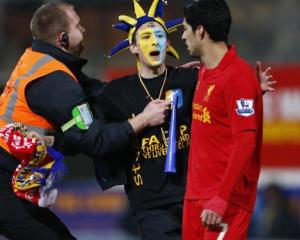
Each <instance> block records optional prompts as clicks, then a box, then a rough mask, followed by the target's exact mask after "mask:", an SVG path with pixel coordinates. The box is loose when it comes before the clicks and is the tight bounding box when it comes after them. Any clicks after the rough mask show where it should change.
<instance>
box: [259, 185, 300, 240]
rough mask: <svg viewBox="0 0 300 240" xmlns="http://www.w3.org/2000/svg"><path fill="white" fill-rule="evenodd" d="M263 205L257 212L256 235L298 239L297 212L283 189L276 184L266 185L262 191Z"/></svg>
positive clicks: (299, 229) (299, 235)
mask: <svg viewBox="0 0 300 240" xmlns="http://www.w3.org/2000/svg"><path fill="white" fill-rule="evenodd" d="M263 198H264V205H265V206H264V207H263V208H262V209H261V211H260V212H259V213H258V215H259V216H258V218H257V222H255V224H256V225H257V228H258V231H257V235H258V236H256V237H261V238H272V239H276V238H281V239H300V227H299V220H298V213H297V211H295V209H293V208H292V207H291V205H290V203H289V199H288V198H287V197H286V196H285V194H284V192H283V190H282V189H281V188H280V187H279V186H277V185H275V184H274V185H270V186H268V187H266V189H265V191H264V193H263Z"/></svg>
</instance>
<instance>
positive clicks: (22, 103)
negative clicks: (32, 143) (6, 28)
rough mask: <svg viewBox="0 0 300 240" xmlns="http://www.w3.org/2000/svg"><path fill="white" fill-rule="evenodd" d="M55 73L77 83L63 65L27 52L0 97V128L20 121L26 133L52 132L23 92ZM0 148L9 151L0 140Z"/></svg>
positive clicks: (50, 58) (45, 55) (29, 50)
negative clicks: (37, 81) (60, 72)
mask: <svg viewBox="0 0 300 240" xmlns="http://www.w3.org/2000/svg"><path fill="white" fill-rule="evenodd" d="M54 71H64V72H66V73H67V74H69V75H70V76H72V77H73V79H74V81H77V79H76V77H75V76H74V75H73V73H72V72H71V71H70V70H69V69H68V68H67V67H66V66H65V65H64V64H63V63H61V62H59V61H57V60H56V59H55V58H53V57H51V56H50V55H47V54H43V53H39V52H35V51H32V49H31V48H28V49H26V51H25V53H24V54H23V56H22V57H21V58H20V60H19V62H18V63H17V65H16V67H15V69H14V71H13V72H12V74H11V76H10V78H9V80H8V81H7V83H6V86H5V89H4V91H3V93H2V95H1V97H0V128H2V127H4V126H5V125H6V124H8V123H14V122H20V123H23V124H24V125H26V126H27V127H28V129H29V130H31V131H35V132H37V133H39V134H41V135H44V132H45V130H46V129H53V126H52V125H51V123H50V122H49V121H48V120H47V119H45V118H44V117H42V116H40V115H37V114H35V113H33V112H32V111H31V109H30V108H29V106H28V104H27V101H26V98H25V89H26V86H27V85H28V84H29V83H31V82H32V81H34V80H37V79H38V78H40V77H42V76H45V75H47V74H49V73H51V72H54ZM36 101H39V99H36ZM0 147H2V148H4V149H6V150H7V151H9V150H8V147H7V145H6V143H5V142H4V141H3V140H2V139H1V140H0Z"/></svg>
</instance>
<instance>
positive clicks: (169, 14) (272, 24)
mask: <svg viewBox="0 0 300 240" xmlns="http://www.w3.org/2000/svg"><path fill="white" fill-rule="evenodd" d="M43 2H44V1H39V0H0V49H1V54H0V86H1V87H3V86H4V85H5V83H6V81H7V79H8V77H9V74H10V72H11V71H12V69H13V68H14V65H15V64H16V61H17V59H18V58H19V57H20V56H21V54H22V53H23V51H24V49H25V48H27V47H29V46H30V44H31V34H30V31H29V22H30V18H31V16H32V14H33V12H34V11H35V9H36V8H37V7H38V6H39V5H40V4H42V3H43ZM67 2H69V3H72V4H74V5H75V6H76V7H77V11H78V12H79V15H80V16H81V21H82V25H83V26H84V27H85V29H86V34H85V37H86V48H85V50H84V52H83V57H84V58H87V59H89V63H88V65H87V66H86V67H85V72H86V73H87V74H89V75H90V76H93V77H96V78H99V79H101V80H102V81H110V80H111V79H112V78H113V77H116V76H120V75H125V74H127V73H130V72H133V71H135V59H134V57H132V56H131V55H130V54H129V53H126V52H123V53H121V54H120V55H117V56H116V57H113V58H111V59H109V58H107V57H106V56H107V55H108V54H109V51H110V49H111V48H112V47H113V46H114V45H115V44H117V43H118V42H119V41H121V40H123V39H125V38H126V36H125V35H124V33H121V32H118V31H117V30H114V29H112V24H114V23H116V22H117V18H118V16H119V15H120V14H126V15H133V7H132V1H131V0H84V1H83V0H73V1H67ZM140 2H141V4H142V6H144V7H145V9H147V7H149V6H150V4H151V3H152V1H151V0H141V1H140ZM183 2H184V0H169V1H168V6H167V7H166V10H165V19H171V18H175V17H182V6H183ZM228 4H229V6H230V8H231V10H232V16H233V24H232V33H231V37H230V42H231V43H236V45H237V48H238V52H239V53H240V55H241V56H243V57H244V58H246V59H247V60H248V61H249V62H250V63H251V64H253V66H254V64H255V61H256V60H260V61H262V62H263V64H264V65H265V66H266V65H271V66H272V74H273V76H274V78H275V79H276V80H277V81H278V83H277V86H276V88H277V90H276V92H275V93H268V94H266V96H264V107H265V109H264V110H265V126H264V150H263V163H262V164H263V169H262V174H261V178H260V184H259V194H258V199H257V204H256V209H255V213H254V216H253V221H252V225H251V229H250V233H249V238H251V239H300V230H299V221H300V41H299V39H300V25H299V23H300V15H299V11H300V1H299V0H251V1H249V0H248V1H247V0H228ZM181 34H182V31H179V32H178V33H177V34H173V35H172V36H171V41H172V42H173V45H175V46H176V47H177V49H178V50H179V52H180V54H181V59H180V61H178V62H175V61H173V60H168V63H169V64H172V65H180V64H183V63H186V62H188V61H191V60H192V59H191V58H190V57H189V56H188V53H187V51H186V49H185V46H184V44H183V42H182V41H181ZM62 104H63V103H62ZM66 164H67V165H68V169H69V171H68V174H67V176H66V177H65V179H64V180H63V183H62V186H61V189H60V196H59V198H58V201H57V203H56V205H55V206H54V208H53V209H54V211H55V212H56V213H57V214H58V215H60V216H61V217H62V219H63V220H64V221H65V222H66V224H67V225H68V226H69V227H70V228H71V230H72V231H73V232H74V234H75V235H76V236H77V237H78V239H85V240H93V239H106V240H126V239H127V240H129V239H132V240H133V239H138V238H137V237H136V229H135V225H134V222H133V220H132V218H131V215H130V211H129V210H128V207H127V200H126V196H124V194H123V188H122V187H117V188H114V189H113V190H111V191H108V192H101V191H100V189H99V187H98V186H97V184H96V181H95V179H94V171H93V166H92V161H91V160H90V159H88V158H87V157H85V156H82V155H78V156H74V157H71V158H67V159H66Z"/></svg>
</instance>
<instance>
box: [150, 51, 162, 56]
mask: <svg viewBox="0 0 300 240" xmlns="http://www.w3.org/2000/svg"><path fill="white" fill-rule="evenodd" d="M159 55H160V51H152V52H150V56H151V57H158V56H159Z"/></svg>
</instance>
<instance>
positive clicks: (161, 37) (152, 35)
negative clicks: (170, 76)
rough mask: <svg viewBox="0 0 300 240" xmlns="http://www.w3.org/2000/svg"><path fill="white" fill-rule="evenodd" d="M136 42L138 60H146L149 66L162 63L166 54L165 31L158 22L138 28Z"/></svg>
mask: <svg viewBox="0 0 300 240" xmlns="http://www.w3.org/2000/svg"><path fill="white" fill-rule="evenodd" d="M137 42H138V45H139V48H140V55H142V56H140V61H141V62H143V60H145V61H146V64H149V65H150V66H153V67H155V66H159V65H161V64H163V62H164V60H165V56H166V47H167V36H166V32H165V31H164V29H163V28H162V27H160V26H159V25H158V24H157V25H156V24H155V25H152V26H151V25H150V26H147V27H146V28H144V29H140V31H138V33H137Z"/></svg>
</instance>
